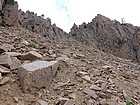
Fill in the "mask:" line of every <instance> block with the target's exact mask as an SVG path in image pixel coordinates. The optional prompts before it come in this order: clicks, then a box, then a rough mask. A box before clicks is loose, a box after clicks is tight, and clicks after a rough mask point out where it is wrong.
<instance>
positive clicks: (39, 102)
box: [36, 100, 48, 105]
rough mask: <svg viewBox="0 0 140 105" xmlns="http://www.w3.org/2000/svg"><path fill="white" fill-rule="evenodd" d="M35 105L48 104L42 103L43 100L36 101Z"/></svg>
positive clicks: (46, 103) (46, 104)
mask: <svg viewBox="0 0 140 105" xmlns="http://www.w3.org/2000/svg"><path fill="white" fill-rule="evenodd" d="M36 105H48V102H46V101H43V100H38V101H37V103H36Z"/></svg>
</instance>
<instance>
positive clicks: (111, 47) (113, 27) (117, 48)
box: [70, 14, 140, 61]
mask: <svg viewBox="0 0 140 105" xmlns="http://www.w3.org/2000/svg"><path fill="white" fill-rule="evenodd" d="M70 35H71V36H72V37H74V38H76V39H77V40H78V41H82V42H88V41H91V42H93V43H95V44H96V45H97V47H98V48H99V49H101V50H102V51H104V52H108V53H111V54H113V55H116V56H119V57H122V58H126V59H132V60H135V61H140V28H139V27H136V26H133V25H131V24H128V23H123V24H121V23H120V22H118V21H116V20H114V21H112V20H110V19H109V18H107V17H105V16H102V15H100V14H98V15H97V16H96V17H95V18H94V19H93V20H92V22H90V23H88V24H86V23H83V24H82V25H80V26H79V27H78V26H77V25H76V24H74V25H73V27H72V28H71V32H70Z"/></svg>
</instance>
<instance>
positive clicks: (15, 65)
mask: <svg viewBox="0 0 140 105" xmlns="http://www.w3.org/2000/svg"><path fill="white" fill-rule="evenodd" d="M11 61H12V64H11V65H10V69H11V70H13V69H17V68H19V67H20V65H21V61H20V60H18V59H17V58H16V57H11Z"/></svg>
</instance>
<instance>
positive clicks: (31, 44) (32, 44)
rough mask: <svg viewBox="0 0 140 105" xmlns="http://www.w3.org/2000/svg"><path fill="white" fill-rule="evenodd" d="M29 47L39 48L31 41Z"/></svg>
mask: <svg viewBox="0 0 140 105" xmlns="http://www.w3.org/2000/svg"><path fill="white" fill-rule="evenodd" d="M28 46H29V47H32V48H36V47H37V44H36V43H35V42H33V41H31V42H30V43H29V44H28Z"/></svg>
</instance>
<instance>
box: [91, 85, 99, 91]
mask: <svg viewBox="0 0 140 105" xmlns="http://www.w3.org/2000/svg"><path fill="white" fill-rule="evenodd" d="M90 89H92V90H95V91H100V90H102V89H101V88H100V87H98V86H97V85H91V86H90Z"/></svg>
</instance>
